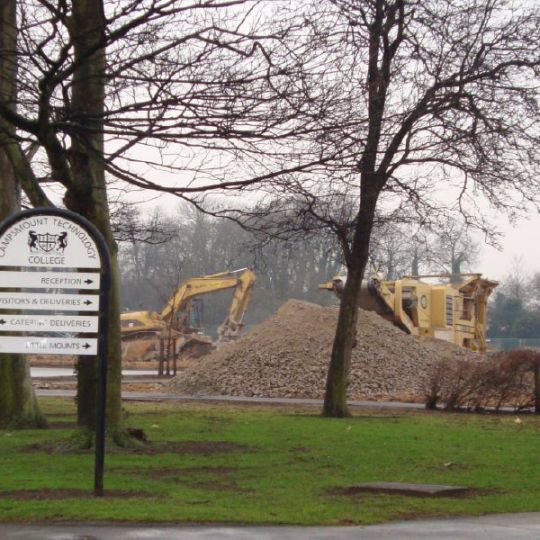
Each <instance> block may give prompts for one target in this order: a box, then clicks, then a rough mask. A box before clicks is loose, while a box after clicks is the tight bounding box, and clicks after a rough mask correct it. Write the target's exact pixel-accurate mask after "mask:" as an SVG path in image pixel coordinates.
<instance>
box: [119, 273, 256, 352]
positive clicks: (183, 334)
mask: <svg viewBox="0 0 540 540" xmlns="http://www.w3.org/2000/svg"><path fill="white" fill-rule="evenodd" d="M254 283H255V273H254V272H253V270H251V269H249V268H242V269H240V270H233V271H227V272H220V273H218V274H211V275H208V276H201V277H195V278H190V279H187V280H186V281H184V282H183V283H181V284H180V285H179V287H178V288H177V289H176V291H175V292H174V294H173V295H172V296H171V297H170V299H169V300H168V301H167V303H166V304H165V307H164V308H163V309H162V311H161V312H160V313H157V312H155V311H130V312H125V313H122V314H121V316H120V324H121V333H122V360H124V361H126V362H130V361H134V360H150V359H154V358H157V356H158V354H159V351H160V341H163V340H164V339H165V340H166V341H167V343H168V347H169V348H170V344H171V343H173V342H174V343H175V344H176V352H177V353H180V354H181V355H182V356H183V357H190V358H196V357H199V356H203V355H204V354H207V353H208V352H209V351H211V350H213V349H215V347H216V345H215V343H214V342H213V341H212V339H211V338H210V337H208V336H206V335H204V334H202V333H201V332H200V331H199V330H198V329H194V328H192V327H190V326H189V313H190V310H191V307H192V305H193V302H194V300H195V299H197V298H198V297H200V296H202V295H205V294H210V293H213V292H217V291H222V290H226V289H234V292H233V296H232V301H231V305H230V308H229V312H228V315H227V318H226V319H225V321H224V322H223V323H222V324H221V325H220V326H219V328H218V343H219V342H224V341H229V340H232V339H235V338H236V337H237V336H238V335H239V333H240V331H241V329H242V328H243V324H242V320H243V317H244V314H245V312H246V309H247V306H248V304H249V300H250V298H251V293H252V290H253V285H254Z"/></svg>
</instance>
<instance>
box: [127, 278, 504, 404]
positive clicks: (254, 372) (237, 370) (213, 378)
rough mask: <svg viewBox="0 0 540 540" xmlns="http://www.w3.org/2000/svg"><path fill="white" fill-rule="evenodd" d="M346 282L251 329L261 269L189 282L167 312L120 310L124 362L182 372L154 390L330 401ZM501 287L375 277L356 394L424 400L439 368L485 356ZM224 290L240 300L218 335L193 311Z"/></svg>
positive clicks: (354, 371)
mask: <svg viewBox="0 0 540 540" xmlns="http://www.w3.org/2000/svg"><path fill="white" fill-rule="evenodd" d="M345 280H346V277H344V276H339V275H338V276H335V277H334V278H333V279H332V280H330V281H328V282H326V283H322V284H321V285H320V286H319V294H320V295H321V299H323V298H324V299H326V300H327V299H328V296H327V295H329V294H330V295H332V297H333V298H334V305H331V306H322V305H318V304H315V303H312V302H306V301H301V300H295V299H291V300H289V301H287V302H285V303H284V304H283V305H282V306H281V307H280V308H279V309H278V310H277V312H276V313H274V314H273V315H271V316H270V317H269V318H267V319H266V320H264V321H263V322H261V323H260V324H257V325H255V326H254V327H252V328H250V330H249V331H246V330H245V329H243V320H244V317H245V315H246V312H247V311H248V310H249V302H250V299H251V295H252V292H253V288H254V286H256V275H255V272H253V271H252V270H250V269H241V270H238V271H233V272H221V273H218V274H212V275H208V276H202V277H199V278H192V279H188V280H186V281H185V282H182V283H181V284H180V285H179V287H178V288H177V289H176V290H175V291H174V292H173V294H172V295H171V297H170V298H169V300H168V301H167V302H166V304H165V306H164V308H163V310H162V311H161V312H160V313H157V312H149V311H139V312H126V313H123V314H122V317H121V323H122V340H123V367H124V368H126V369H129V368H132V369H133V368H137V369H146V370H149V369H152V370H155V371H157V372H159V374H160V375H165V376H166V375H169V376H173V375H174V377H173V378H172V379H170V378H166V379H161V382H160V383H159V384H158V385H157V386H156V384H154V386H153V389H154V390H155V389H157V390H160V389H161V390H166V391H167V392H175V393H178V394H185V395H197V396H205V395H206V396H210V395H219V396H256V397H269V398H314V399H318V398H322V397H323V395H324V388H325V381H326V375H327V370H328V362H329V358H330V354H331V350H332V344H333V341H334V336H335V329H336V321H337V314H338V306H339V297H340V296H341V294H342V290H343V286H344V282H345ZM496 285H497V283H496V282H493V281H489V280H487V279H484V278H482V277H481V276H480V275H478V274H470V275H463V276H461V279H460V280H459V283H458V284H451V283H450V282H449V279H448V277H447V276H427V277H426V278H425V279H420V278H417V277H414V278H413V277H404V278H402V279H399V280H394V281H385V280H382V279H380V278H378V277H377V276H371V277H370V278H369V279H368V280H366V281H365V283H364V285H363V287H362V291H361V297H360V306H361V307H360V308H359V317H358V328H357V342H356V346H355V347H354V349H353V354H352V361H351V367H350V376H349V388H348V395H349V397H350V399H364V398H367V399H378V400H389V399H399V400H407V401H415V400H416V401H418V400H422V397H423V395H424V393H425V387H426V384H427V380H428V377H429V375H430V373H432V371H433V368H434V366H436V365H437V364H439V363H440V362H444V361H449V360H454V359H456V360H466V361H469V362H478V361H479V360H480V359H481V358H482V357H483V353H485V352H486V349H487V346H486V338H485V330H486V307H487V302H488V298H489V296H490V294H491V292H492V290H493V289H494V288H495V287H496ZM222 290H231V291H232V299H231V303H230V308H229V311H228V314H227V317H226V319H225V321H224V322H223V324H222V325H221V326H220V327H219V329H218V338H217V339H216V340H212V339H211V338H210V337H209V336H208V335H206V334H204V329H203V328H202V327H200V328H195V327H193V326H192V325H191V323H192V321H193V319H192V317H190V311H191V310H192V308H193V305H194V301H195V300H196V299H198V298H200V297H203V296H206V295H211V294H212V293H214V292H216V291H222ZM153 382H154V383H156V381H155V380H154V381H153ZM137 388H138V387H137Z"/></svg>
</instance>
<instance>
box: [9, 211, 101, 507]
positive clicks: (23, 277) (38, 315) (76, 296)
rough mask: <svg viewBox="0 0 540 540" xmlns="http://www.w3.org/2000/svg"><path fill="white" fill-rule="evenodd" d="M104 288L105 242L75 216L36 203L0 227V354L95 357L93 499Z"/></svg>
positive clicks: (97, 489)
mask: <svg viewBox="0 0 540 540" xmlns="http://www.w3.org/2000/svg"><path fill="white" fill-rule="evenodd" d="M81 270H82V271H81ZM110 287H111V260H110V254H109V250H108V248H107V245H106V243H105V240H104V239H103V236H102V235H101V233H100V232H99V231H98V230H97V229H96V227H94V225H92V224H91V223H90V222H89V221H87V220H86V219H84V218H83V217H81V216H79V215H78V214H75V213H74V212H70V211H68V210H62V209H58V208H36V209H33V210H26V211H24V212H21V213H19V214H16V215H14V216H11V217H10V218H8V219H7V220H5V221H4V222H3V223H1V224H0V359H1V355H2V354H10V353H19V354H55V355H58V354H69V355H86V356H95V355H97V356H98V358H99V373H100V383H99V389H98V394H99V395H98V400H97V411H96V459H95V468H94V493H95V494H96V495H98V496H101V495H103V470H104V460H105V401H106V389H107V355H108V327H109V292H110ZM21 289H24V290H21ZM80 291H83V294H81V293H80ZM96 293H97V294H96ZM72 312H84V313H85V314H84V315H78V314H77V315H76V314H71V313H72ZM66 334H67V336H68V337H66ZM84 334H89V335H90V336H92V337H89V336H85V335H84Z"/></svg>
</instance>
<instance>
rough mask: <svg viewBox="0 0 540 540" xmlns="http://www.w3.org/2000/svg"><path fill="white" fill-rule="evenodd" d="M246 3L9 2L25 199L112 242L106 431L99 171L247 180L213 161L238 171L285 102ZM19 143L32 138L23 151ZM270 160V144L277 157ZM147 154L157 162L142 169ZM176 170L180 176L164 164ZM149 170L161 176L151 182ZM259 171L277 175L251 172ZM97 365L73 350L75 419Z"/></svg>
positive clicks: (197, 183) (170, 188) (12, 113)
mask: <svg viewBox="0 0 540 540" xmlns="http://www.w3.org/2000/svg"><path fill="white" fill-rule="evenodd" d="M258 4H259V2H255V1H251V0H212V1H209V2H198V1H196V2H193V3H189V4H186V2H183V1H180V0H155V1H152V2H143V1H135V2H129V1H125V2H117V1H112V0H71V1H64V0H55V1H48V0H29V1H28V2H25V3H24V5H20V6H19V13H18V15H19V20H18V25H17V26H18V35H19V39H18V45H17V52H18V57H19V58H20V59H21V62H20V65H21V70H20V71H19V74H18V97H19V99H18V103H19V105H18V107H17V109H14V108H13V107H12V106H11V105H10V103H9V102H8V101H7V100H6V96H2V97H1V98H0V118H2V120H3V122H4V123H5V124H6V125H9V126H10V127H11V128H12V129H11V131H6V132H5V134H6V135H7V136H8V137H9V139H10V140H9V142H10V144H8V145H6V146H5V147H4V148H5V151H6V153H7V156H8V159H9V161H10V163H11V166H12V168H13V170H14V173H15V175H16V177H17V180H18V181H19V182H20V184H21V185H22V188H23V189H24V192H25V194H26V196H27V197H28V199H29V200H30V203H31V204H32V205H34V206H50V205H52V204H53V201H54V200H57V199H58V196H60V197H61V198H62V200H63V204H64V205H65V206H66V207H67V208H69V209H71V210H73V211H75V212H77V213H79V214H81V215H83V216H85V217H86V218H88V219H89V220H90V221H91V222H92V223H94V224H95V225H96V226H97V228H98V229H99V230H100V231H101V233H102V234H103V236H104V237H105V239H106V241H107V243H108V245H109V248H110V249H111V252H112V254H113V288H112V292H111V298H110V302H109V305H110V309H111V316H110V320H111V327H110V328H109V329H108V332H109V343H110V351H111V353H110V358H109V363H108V365H109V381H110V384H109V390H108V396H107V416H108V423H109V426H110V433H111V435H112V436H113V438H115V439H116V440H117V441H118V442H121V439H122V435H121V430H120V420H121V419H120V415H121V407H120V378H121V369H120V358H121V355H120V342H119V339H120V338H119V297H118V291H119V283H118V270H117V263H116V244H115V241H114V238H113V231H112V229H111V220H110V211H109V201H108V196H107V189H108V188H110V184H108V182H107V180H106V176H105V175H106V174H109V175H111V176H112V177H114V178H116V179H117V181H119V182H127V183H129V184H131V185H133V186H136V187H138V188H143V189H153V190H156V191H164V192H170V193H174V194H177V195H179V196H182V197H185V196H187V195H186V194H190V193H197V192H199V191H206V190H210V189H214V188H221V189H233V188H235V189H236V188H241V187H242V186H249V185H250V184H252V183H254V182H257V181H258V176H257V175H256V174H254V173H253V172H249V173H248V174H245V175H244V178H243V179H240V180H239V179H234V180H229V179H228V178H225V176H224V174H223V167H224V164H229V166H230V168H231V170H237V169H238V167H237V166H236V165H235V164H236V163H237V162H238V159H239V156H241V155H243V153H244V152H252V154H253V155H254V156H257V155H258V152H259V150H258V148H257V145H258V144H266V143H267V142H268V141H275V144H276V145H277V144H279V140H280V138H281V137H283V136H285V135H286V130H287V129H288V128H287V127H286V124H287V122H288V121H289V120H290V115H291V112H290V110H289V107H290V105H291V104H292V105H294V104H293V99H294V96H293V94H294V92H293V90H294V89H292V90H291V92H288V91H287V89H286V88H285V89H283V88H282V86H283V85H282V83H281V82H280V81H282V80H283V81H284V80H285V75H286V73H287V67H286V66H285V65H284V64H283V63H282V64H281V65H279V66H274V64H273V63H272V62H271V61H270V60H269V58H268V53H267V51H266V50H265V45H266V44H267V43H270V41H271V40H272V39H275V38H276V37H279V36H266V35H264V34H263V33H260V34H259V33H257V32H256V31H255V29H254V27H255V26H256V25H257V24H259V22H260V21H261V20H262V19H263V18H264V17H263V12H262V11H260V10H259V12H256V11H255V8H256V7H257V5H258ZM270 79H272V81H273V82H272V83H270V82H269V80H270ZM285 94H287V95H289V97H290V100H289V101H285V100H283V104H282V105H280V103H281V102H280V101H276V98H277V97H278V96H279V97H281V96H284V95H285ZM285 105H286V106H285ZM293 108H294V107H293ZM294 114H295V113H294ZM280 123H281V124H283V125H284V126H285V127H284V128H282V129H279V125H280ZM25 143H30V144H32V145H35V146H37V147H38V148H39V149H40V150H39V151H38V153H37V155H36V159H35V160H34V161H33V162H32V163H31V162H30V160H29V159H28V157H27V156H26V155H25V153H24V151H23V145H24V144H25ZM179 157H180V158H182V160H181V161H182V164H180V163H179ZM280 159H281V158H280V156H279V153H276V160H275V162H276V163H277V162H278V161H279V160H280ZM150 166H152V167H154V169H155V172H154V173H152V174H147V171H148V167H150ZM302 167H303V165H295V166H293V167H292V169H293V170H297V169H301V168H302ZM143 169H144V170H145V171H146V172H145V173H142V172H141V170H143ZM179 172H182V175H183V176H182V179H181V180H182V181H181V187H178V184H179V182H178V180H177V179H176V178H174V177H171V176H170V175H171V174H173V173H175V174H177V173H179ZM158 174H159V176H161V177H163V176H165V177H166V179H165V180H164V181H163V182H161V183H160V182H158V181H156V180H154V178H155V177H156V176H157V175H158ZM269 174H270V175H271V174H275V173H268V172H267V171H265V172H263V173H262V177H266V176H268V175H269ZM167 175H169V176H167ZM95 373H96V366H95V362H93V361H92V360H91V359H88V358H85V359H80V360H79V362H78V399H77V403H78V422H79V424H80V425H81V426H82V427H87V428H91V427H92V426H93V423H94V411H95V407H94V401H95V388H96V376H95ZM115 434H118V437H116V435H115ZM89 442H90V441H89Z"/></svg>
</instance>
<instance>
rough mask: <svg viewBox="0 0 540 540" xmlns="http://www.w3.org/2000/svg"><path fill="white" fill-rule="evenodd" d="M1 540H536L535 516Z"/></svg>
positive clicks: (8, 534) (56, 532)
mask: <svg viewBox="0 0 540 540" xmlns="http://www.w3.org/2000/svg"><path fill="white" fill-rule="evenodd" d="M0 527H1V528H0V538H1V539H2V540H357V539H358V540H422V539H425V540H428V539H429V540H538V539H539V538H540V513H530V514H504V515H492V516H483V517H471V518H461V519H446V520H429V521H402V522H394V523H389V524H386V525H371V526H369V527H284V526H281V527H218V526H211V527H208V526H187V525H183V526H177V527H175V526H171V525H159V524H156V525H152V524H146V525H140V526H133V525H128V526H126V525H102V524H98V525H78V524H73V525H70V524H62V525H51V524H43V525H27V524H21V525H17V524H2V525H1V526H0Z"/></svg>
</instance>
